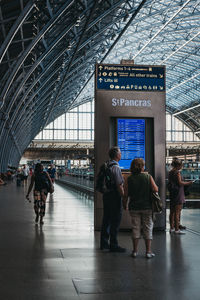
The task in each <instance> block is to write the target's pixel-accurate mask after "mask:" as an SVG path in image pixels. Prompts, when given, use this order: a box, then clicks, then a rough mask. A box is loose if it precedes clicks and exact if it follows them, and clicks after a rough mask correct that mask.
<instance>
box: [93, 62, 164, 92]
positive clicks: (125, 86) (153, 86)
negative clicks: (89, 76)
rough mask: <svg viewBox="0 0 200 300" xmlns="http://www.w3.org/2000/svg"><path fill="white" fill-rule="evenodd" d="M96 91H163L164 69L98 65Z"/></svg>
mask: <svg viewBox="0 0 200 300" xmlns="http://www.w3.org/2000/svg"><path fill="white" fill-rule="evenodd" d="M97 68H98V69H97V89H101V90H102V89H103V90H115V91H116V90H126V91H127V90H132V91H148V92H149V91H154V92H155V91H158V92H160V91H165V68H164V67H162V66H161V67H154V66H137V65H135V66H134V65H132V66H128V65H127V66H123V65H98V66H97Z"/></svg>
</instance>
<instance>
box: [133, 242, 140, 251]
mask: <svg viewBox="0 0 200 300" xmlns="http://www.w3.org/2000/svg"><path fill="white" fill-rule="evenodd" d="M138 243H139V239H133V252H135V253H137V252H138Z"/></svg>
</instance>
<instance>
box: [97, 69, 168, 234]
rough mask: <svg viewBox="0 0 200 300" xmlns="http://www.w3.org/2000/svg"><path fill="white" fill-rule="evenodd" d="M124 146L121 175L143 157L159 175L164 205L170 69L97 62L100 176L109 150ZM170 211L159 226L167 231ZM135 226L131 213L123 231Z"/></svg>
mask: <svg viewBox="0 0 200 300" xmlns="http://www.w3.org/2000/svg"><path fill="white" fill-rule="evenodd" d="M115 145H117V146H118V147H119V148H120V149H121V153H122V158H121V160H120V162H119V165H120V168H121V169H122V173H124V174H126V173H127V172H128V171H129V169H130V164H131V161H132V160H133V159H134V158H137V157H140V158H143V159H144V160H145V169H146V171H147V172H149V173H150V174H151V175H152V176H153V177H154V179H155V181H156V183H157V185H158V187H159V194H160V196H161V198H162V200H163V204H164V207H165V148H166V145H165V67H164V66H146V65H108V64H97V65H96V78H95V178H96V176H97V172H98V170H99V167H100V166H101V164H102V163H103V162H105V161H106V160H108V151H109V148H110V147H112V146H115ZM94 204H95V229H96V230H99V229H100V227H101V220H102V213H103V202H102V195H101V194H100V193H98V192H96V191H95V199H94ZM165 219H166V217H165V210H164V212H163V213H162V214H161V215H159V216H157V219H156V223H155V226H154V227H155V228H157V229H163V230H164V229H165ZM130 227H131V224H130V218H129V214H128V212H127V211H124V212H123V218H122V222H121V228H122V229H129V228H130Z"/></svg>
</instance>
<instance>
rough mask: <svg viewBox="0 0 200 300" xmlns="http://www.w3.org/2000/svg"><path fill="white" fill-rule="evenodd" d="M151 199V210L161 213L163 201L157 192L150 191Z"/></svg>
mask: <svg viewBox="0 0 200 300" xmlns="http://www.w3.org/2000/svg"><path fill="white" fill-rule="evenodd" d="M151 201H152V212H153V213H157V214H161V213H162V211H163V203H162V200H161V199H160V196H159V194H158V193H155V192H152V193H151Z"/></svg>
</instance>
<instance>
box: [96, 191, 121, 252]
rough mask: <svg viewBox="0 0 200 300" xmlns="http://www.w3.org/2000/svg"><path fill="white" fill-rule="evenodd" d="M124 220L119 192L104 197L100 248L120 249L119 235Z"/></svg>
mask: <svg viewBox="0 0 200 300" xmlns="http://www.w3.org/2000/svg"><path fill="white" fill-rule="evenodd" d="M121 218H122V200H121V197H120V195H119V194H118V193H117V192H114V193H109V194H105V195H103V220H102V227H101V240H100V247H102V248H108V247H110V248H116V247H118V241H117V234H118V231H119V226H120V222H121Z"/></svg>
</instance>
